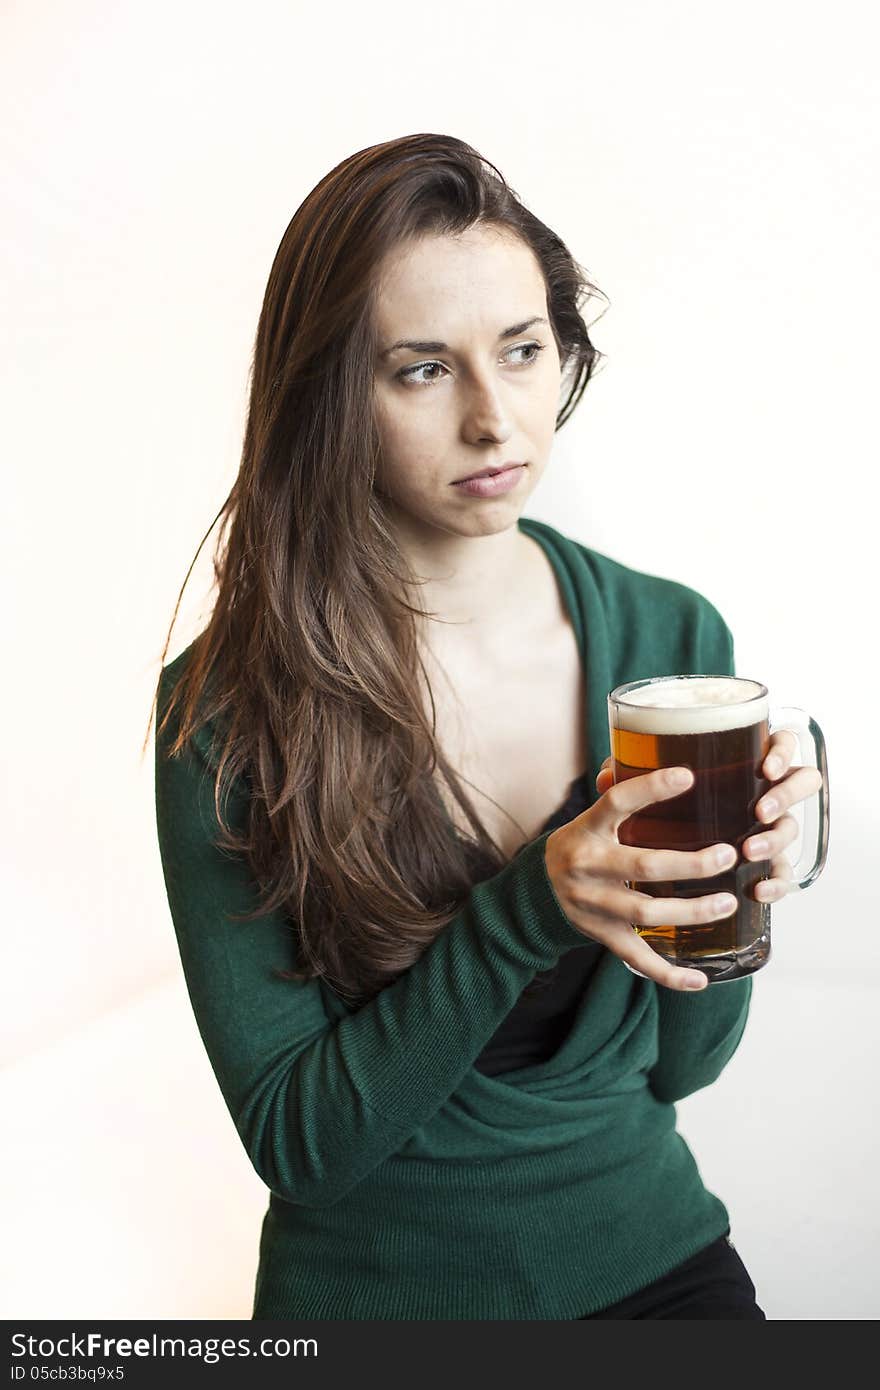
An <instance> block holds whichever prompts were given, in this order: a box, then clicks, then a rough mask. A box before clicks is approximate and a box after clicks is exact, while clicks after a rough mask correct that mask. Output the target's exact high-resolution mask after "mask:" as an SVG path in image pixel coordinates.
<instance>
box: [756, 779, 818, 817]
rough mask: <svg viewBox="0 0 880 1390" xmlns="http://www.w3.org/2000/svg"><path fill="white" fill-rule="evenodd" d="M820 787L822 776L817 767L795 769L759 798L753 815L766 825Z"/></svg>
mask: <svg viewBox="0 0 880 1390" xmlns="http://www.w3.org/2000/svg"><path fill="white" fill-rule="evenodd" d="M821 785H822V774H821V772H820V771H819V769H818V768H817V767H796V768H794V769H793V770H792V771H791V772H789V773H788V774H787V776H786V777H785V779H784V780H783V781H781V782H777V784H776V786H775V787H773V789H772V791H770V792H768V793H767V795H766V796H762V797H761V800H760V801H759V802H758V804H757V806H756V807H755V815H756V816H757V818H758V819H759V820H760V821H762V822H763V823H764V824H765V825H766V824H768V823H769V822H770V821H772V820H774V819H775V818H776V816H778V815H779V813H780V811H785V810H787V809H788V808H789V806H796V805H797V803H798V802H799V801H806V799H807V797H809V796H813V795H814V794H815V793H816V792H817V791H818V790H819V788H820V787H821Z"/></svg>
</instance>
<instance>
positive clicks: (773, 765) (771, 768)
mask: <svg viewBox="0 0 880 1390" xmlns="http://www.w3.org/2000/svg"><path fill="white" fill-rule="evenodd" d="M781 766H782V764H781V763H780V761H779V759H778V758H777V756H776V754H775V753H771V755H770V757H769V758H768V759H767V761H766V762H765V763H764V771H765V772H766V774H767V776H768V777H775V776H776V774H777V772H779V771H780V769H781Z"/></svg>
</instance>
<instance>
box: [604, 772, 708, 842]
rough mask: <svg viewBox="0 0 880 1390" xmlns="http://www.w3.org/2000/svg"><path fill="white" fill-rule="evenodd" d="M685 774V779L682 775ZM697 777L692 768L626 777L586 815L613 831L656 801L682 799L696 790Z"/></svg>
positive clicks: (610, 788) (615, 784)
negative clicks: (594, 817) (679, 797)
mask: <svg viewBox="0 0 880 1390" xmlns="http://www.w3.org/2000/svg"><path fill="white" fill-rule="evenodd" d="M680 774H682V775H680ZM693 781H694V775H693V773H692V772H691V770H690V768H681V767H661V768H657V770H656V771H655V772H647V773H644V774H640V775H639V776H637V777H627V778H626V779H625V780H624V781H623V782H615V783H614V786H613V787H609V788H608V791H607V793H606V795H605V796H603V797H602V799H601V800H600V801H598V802H597V803H596V806H595V807H591V808H590V810H589V811H588V812H584V814H585V815H586V814H589V815H596V814H597V813H598V814H599V816H600V817H601V818H602V822H603V825H604V828H606V829H608V830H613V831H614V833H615V835H616V833H617V828H618V826H620V825H622V824H623V822H624V821H625V820H626V819H627V818H628V817H629V816H631V815H632V814H633V812H635V811H640V810H641V809H642V807H643V806H653V805H654V804H655V802H657V801H670V800H671V799H672V797H674V796H681V794H682V792H686V791H687V790H688V789H689V788H690V787H691V786H693Z"/></svg>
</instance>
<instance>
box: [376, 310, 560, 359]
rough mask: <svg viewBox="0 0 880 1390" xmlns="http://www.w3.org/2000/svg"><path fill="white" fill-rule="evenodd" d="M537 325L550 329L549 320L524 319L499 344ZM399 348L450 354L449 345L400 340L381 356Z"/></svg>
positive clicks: (503, 336) (502, 335)
mask: <svg viewBox="0 0 880 1390" xmlns="http://www.w3.org/2000/svg"><path fill="white" fill-rule="evenodd" d="M535 323H544V324H547V327H548V328H549V326H550V325H549V323H548V322H547V319H545V318H542V317H541V316H540V314H536V315H535V317H534V318H531V319H524V320H523V322H522V323H514V324H512V325H511V327H510V328H505V329H504V330H503V331H502V332H501V333H499V334H498V341H499V343H500V342H501V341H502V339H503V338H515V337H516V336H517V334H518V333H525V331H526V329H527V328H531V327H532V325H533V324H535ZM398 348H410V349H411V350H412V351H413V352H448V351H449V344H448V343H438V342H429V341H428V340H427V339H421V340H417V339H414V338H398V340H397V342H396V343H392V344H391V346H390V347H387V348H382V350H381V352H380V353H379V356H380V357H388V355H389V354H390V353H392V352H397V350H398Z"/></svg>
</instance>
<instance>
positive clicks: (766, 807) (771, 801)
mask: <svg viewBox="0 0 880 1390" xmlns="http://www.w3.org/2000/svg"><path fill="white" fill-rule="evenodd" d="M778 810H779V802H778V801H776V800H775V798H774V797H772V796H770V797H768V798H767V800H766V801H762V802H761V817H762V819H764V820H769V819H770V817H771V816H775V815H776V812H777V811H778Z"/></svg>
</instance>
